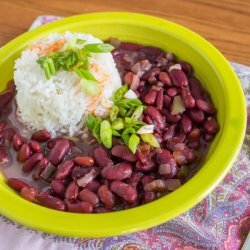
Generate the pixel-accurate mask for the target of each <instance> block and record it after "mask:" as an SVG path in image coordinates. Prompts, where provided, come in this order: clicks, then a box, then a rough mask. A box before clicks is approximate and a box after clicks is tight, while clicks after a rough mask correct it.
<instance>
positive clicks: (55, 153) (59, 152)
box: [48, 139, 70, 166]
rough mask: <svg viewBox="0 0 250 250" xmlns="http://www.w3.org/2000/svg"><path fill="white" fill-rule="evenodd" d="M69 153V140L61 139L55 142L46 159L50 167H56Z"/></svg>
mask: <svg viewBox="0 0 250 250" xmlns="http://www.w3.org/2000/svg"><path fill="white" fill-rule="evenodd" d="M69 151H70V144H69V140H66V139H61V140H59V141H57V142H56V144H55V146H54V147H53V148H52V149H51V151H50V153H49V155H48V159H49V161H50V162H51V164H52V165H54V166H57V165H58V164H59V163H60V162H61V161H62V160H63V158H64V157H65V155H66V154H68V153H69Z"/></svg>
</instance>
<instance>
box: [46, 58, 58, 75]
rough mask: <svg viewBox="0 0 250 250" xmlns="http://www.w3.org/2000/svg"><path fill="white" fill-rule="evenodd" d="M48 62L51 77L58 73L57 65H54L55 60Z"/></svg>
mask: <svg viewBox="0 0 250 250" xmlns="http://www.w3.org/2000/svg"><path fill="white" fill-rule="evenodd" d="M47 62H48V65H49V71H50V73H51V75H54V74H55V73H56V69H55V65H54V62H53V60H52V59H51V58H50V59H49V60H48V61H47Z"/></svg>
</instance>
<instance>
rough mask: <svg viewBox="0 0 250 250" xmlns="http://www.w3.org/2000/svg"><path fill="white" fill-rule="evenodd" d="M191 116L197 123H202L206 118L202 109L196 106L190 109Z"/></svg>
mask: <svg viewBox="0 0 250 250" xmlns="http://www.w3.org/2000/svg"><path fill="white" fill-rule="evenodd" d="M188 114H189V116H190V118H191V119H192V120H193V121H194V122H196V123H202V122H203V121H204V119H205V115H204V113H203V111H202V110H200V109H197V108H194V109H191V110H190V111H189V113H188Z"/></svg>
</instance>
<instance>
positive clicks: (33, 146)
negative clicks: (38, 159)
mask: <svg viewBox="0 0 250 250" xmlns="http://www.w3.org/2000/svg"><path fill="white" fill-rule="evenodd" d="M29 146H30V148H31V150H32V151H33V152H36V153H39V152H42V149H41V146H40V144H39V143H38V142H37V141H34V140H32V141H30V142H29Z"/></svg>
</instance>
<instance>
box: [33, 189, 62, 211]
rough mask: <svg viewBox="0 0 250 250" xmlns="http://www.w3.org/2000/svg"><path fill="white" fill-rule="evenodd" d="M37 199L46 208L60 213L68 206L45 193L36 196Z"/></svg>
mask: <svg viewBox="0 0 250 250" xmlns="http://www.w3.org/2000/svg"><path fill="white" fill-rule="evenodd" d="M36 199H37V200H38V202H39V204H41V205H42V206H44V207H48V208H51V209H55V210H60V211H64V210H66V205H65V203H64V202H63V201H62V200H61V199H59V198H57V197H53V196H51V195H49V194H46V193H45V192H39V193H38V194H37V195H36Z"/></svg>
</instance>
